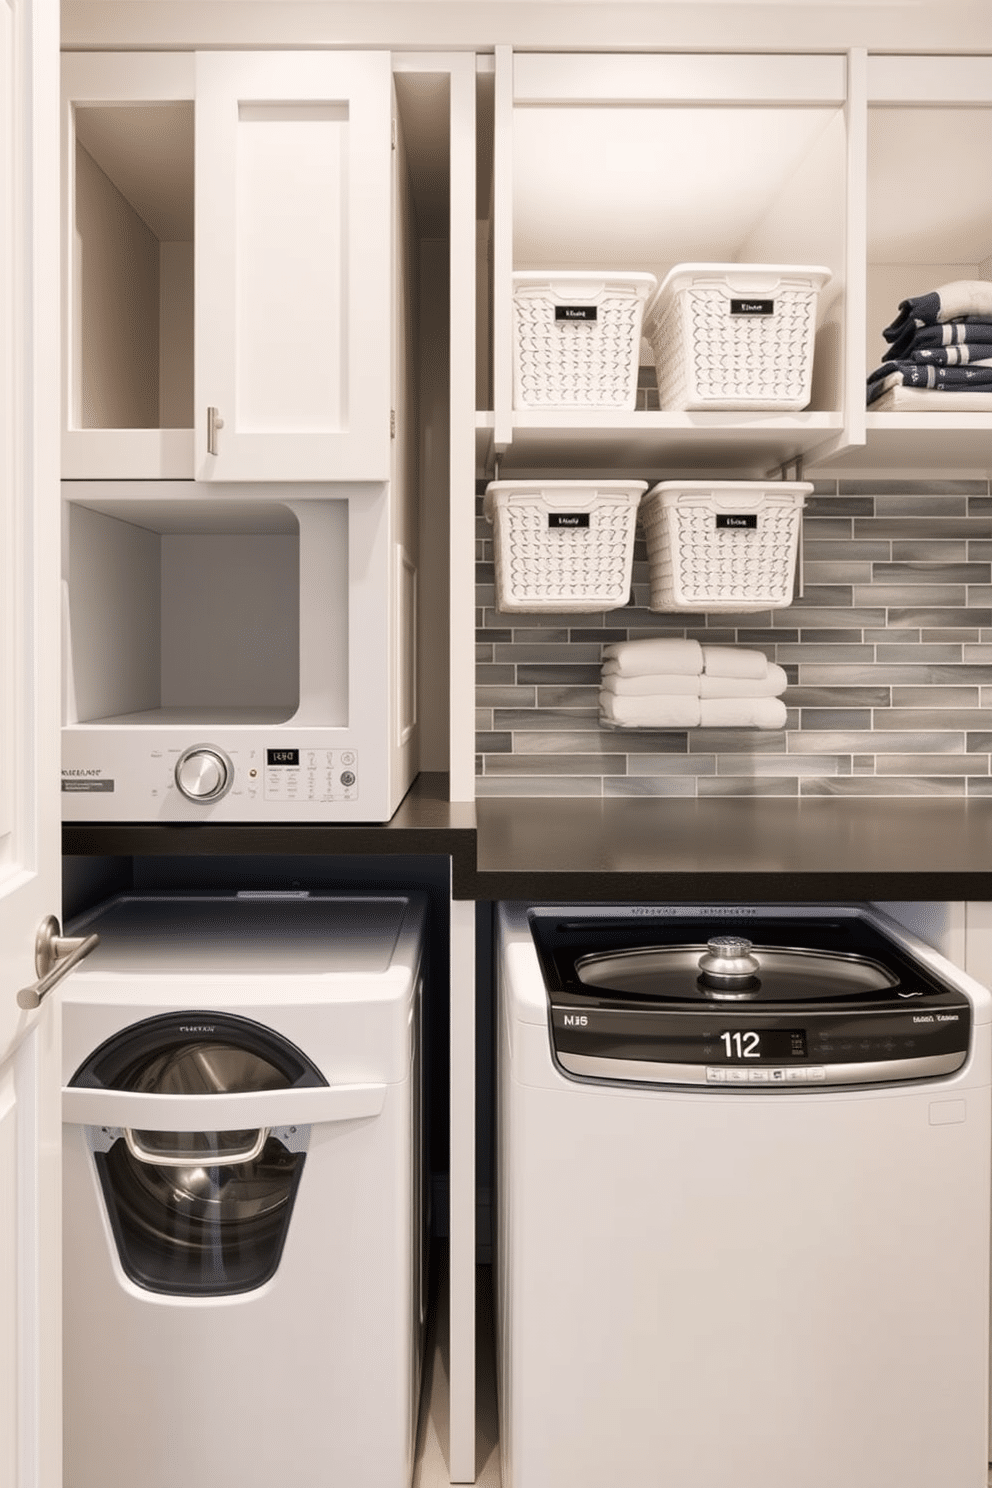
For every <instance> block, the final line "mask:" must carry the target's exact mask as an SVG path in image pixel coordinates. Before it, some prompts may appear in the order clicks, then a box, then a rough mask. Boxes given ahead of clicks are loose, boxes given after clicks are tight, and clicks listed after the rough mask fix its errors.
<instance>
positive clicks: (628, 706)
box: [599, 692, 700, 729]
mask: <svg viewBox="0 0 992 1488" xmlns="http://www.w3.org/2000/svg"><path fill="white" fill-rule="evenodd" d="M699 707H700V704H699V699H698V698H697V697H618V696H617V694H616V693H615V692H601V693H600V694H599V714H600V717H601V718H602V719H603V720H604V721H605V722H607V723H612V724H616V725H618V726H619V727H620V728H661V729H664V728H697V727H698V725H699Z"/></svg>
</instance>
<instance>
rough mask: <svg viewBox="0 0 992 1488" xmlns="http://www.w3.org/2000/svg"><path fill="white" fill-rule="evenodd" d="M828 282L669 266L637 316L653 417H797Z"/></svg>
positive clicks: (823, 274)
mask: <svg viewBox="0 0 992 1488" xmlns="http://www.w3.org/2000/svg"><path fill="white" fill-rule="evenodd" d="M830 277H831V276H830V270H829V269H824V268H820V267H815V266H809V267H808V266H803V265H796V264H717V263H714V264H702V263H696V264H677V265H676V267H675V268H674V269H672V271H671V272H670V273H669V274H668V275H666V277H665V279H664V280H663V281H662V283H661V286H660V287H659V289H658V290H657V291H656V293H655V294H654V295H653V297H652V299H651V301H650V303H649V304H648V306H647V308H646V310H645V313H644V334H645V336H646V337H647V339H648V341H649V342H650V344H651V349H652V351H653V353H654V359H655V370H656V373H657V377H658V401H659V404H660V406H661V408H663V409H667V410H672V411H674V410H681V409H690V410H699V409H706V408H710V409H715V410H719V409H740V410H746V409H749V408H751V409H755V410H768V411H771V410H774V409H780V410H783V411H785V410H795V409H800V408H805V407H806V406H807V404H808V403H809V400H810V386H811V381H812V375H813V344H814V340H815V336H816V307H817V299H818V296H819V293H820V290H821V289H822V288H823V286H824V285H825V284H826V283H827V281H828V280H829V279H830Z"/></svg>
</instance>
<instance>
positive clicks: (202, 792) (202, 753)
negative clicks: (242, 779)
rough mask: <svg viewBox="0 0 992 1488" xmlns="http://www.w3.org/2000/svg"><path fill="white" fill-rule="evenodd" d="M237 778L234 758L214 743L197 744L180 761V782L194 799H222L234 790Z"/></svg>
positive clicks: (188, 797) (182, 788)
mask: <svg viewBox="0 0 992 1488" xmlns="http://www.w3.org/2000/svg"><path fill="white" fill-rule="evenodd" d="M233 778H234V767H233V766H232V764H231V761H230V760H229V759H228V757H227V755H226V754H225V753H224V752H223V750H221V749H217V748H215V747H214V746H212V745H210V746H208V745H204V744H196V745H194V746H193V748H192V749H187V750H186V752H185V754H182V755H180V757H179V760H178V763H177V764H176V784H177V785H178V787H179V789H180V790H181V791H182V793H183V795H184V796H186V797H187V799H188V800H190V801H200V802H203V803H206V802H208V801H219V800H220V798H221V796H223V795H226V794H227V792H228V791H229V790H230V788H231V784H232V781H233Z"/></svg>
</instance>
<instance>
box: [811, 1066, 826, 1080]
mask: <svg viewBox="0 0 992 1488" xmlns="http://www.w3.org/2000/svg"><path fill="white" fill-rule="evenodd" d="M806 1078H807V1080H825V1079H826V1078H827V1072H826V1070H825V1069H824V1068H823V1066H822V1065H819V1066H817V1067H815V1068H813V1069H808V1070H807V1071H806Z"/></svg>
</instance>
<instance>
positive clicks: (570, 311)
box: [555, 305, 599, 320]
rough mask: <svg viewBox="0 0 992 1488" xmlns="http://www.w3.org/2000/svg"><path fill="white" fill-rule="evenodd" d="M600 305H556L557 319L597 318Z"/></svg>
mask: <svg viewBox="0 0 992 1488" xmlns="http://www.w3.org/2000/svg"><path fill="white" fill-rule="evenodd" d="M598 309H599V306H598V305H556V306H555V320H596V319H597V314H596V312H597V311H598Z"/></svg>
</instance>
